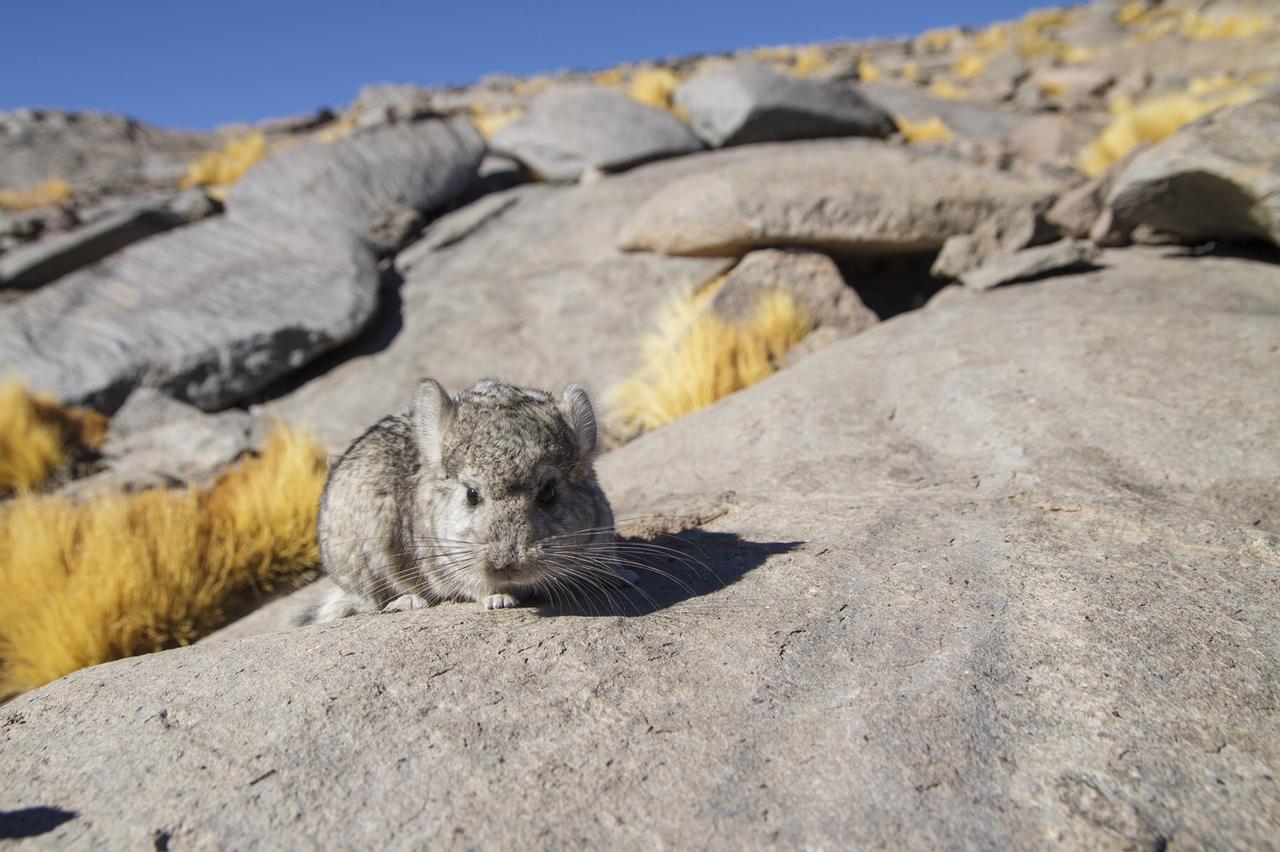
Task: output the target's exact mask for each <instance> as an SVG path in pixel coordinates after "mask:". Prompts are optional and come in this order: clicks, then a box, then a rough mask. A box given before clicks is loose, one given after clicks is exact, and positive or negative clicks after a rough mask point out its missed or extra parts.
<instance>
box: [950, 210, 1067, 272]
mask: <svg viewBox="0 0 1280 852" xmlns="http://www.w3.org/2000/svg"><path fill="white" fill-rule="evenodd" d="M1043 208H1044V205H1043V204H1035V205H1027V206H1025V207H1019V208H1012V209H1010V210H1005V211H1001V212H1000V213H998V214H996V215H994V216H992V217H990V218H989V219H987V220H986V221H984V222H983V223H982V224H980V225H978V227H977V229H976V230H975V231H974V232H973V233H971V234H957V235H956V236H954V237H948V238H947V241H946V242H945V243H943V244H942V250H941V251H940V252H938V257H937V258H936V259H935V260H934V262H933V267H932V268H931V269H930V270H929V273H930V274H931V275H932V276H933V277H934V278H959V277H960V276H961V275H963V274H965V273H966V272H969V271H970V270H973V269H977V268H978V267H980V266H982V265H983V264H986V263H992V262H994V261H998V260H1001V259H1003V258H1006V257H1008V256H1009V255H1011V254H1013V253H1014V252H1016V251H1019V250H1021V249H1024V248H1026V247H1028V246H1035V245H1041V244H1043V243H1046V242H1049V241H1050V240H1052V239H1054V238H1055V237H1056V236H1057V233H1056V232H1055V230H1054V228H1053V227H1052V226H1051V225H1049V224H1048V223H1047V222H1046V221H1045V219H1044V214H1043Z"/></svg>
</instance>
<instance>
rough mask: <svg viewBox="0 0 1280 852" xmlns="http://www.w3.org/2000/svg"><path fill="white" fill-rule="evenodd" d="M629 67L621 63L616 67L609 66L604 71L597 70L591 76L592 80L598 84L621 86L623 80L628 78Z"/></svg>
mask: <svg viewBox="0 0 1280 852" xmlns="http://www.w3.org/2000/svg"><path fill="white" fill-rule="evenodd" d="M626 76H627V69H626V68H625V67H624V66H622V65H619V66H618V67H616V68H608V69H606V70H604V71H597V72H596V73H595V74H593V75H592V76H591V82H593V83H595V84H596V85H597V86H621V85H622V81H623V80H624V79H626Z"/></svg>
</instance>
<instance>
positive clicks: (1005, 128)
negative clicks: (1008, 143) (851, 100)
mask: <svg viewBox="0 0 1280 852" xmlns="http://www.w3.org/2000/svg"><path fill="white" fill-rule="evenodd" d="M860 90H861V92H862V94H863V96H864V97H865V98H866V99H867V100H869V101H870V102H871V103H873V104H875V105H876V106H878V107H880V108H881V109H883V110H884V111H885V112H887V113H889V114H890V115H893V116H895V117H897V116H900V117H902V118H905V119H908V120H909V121H917V122H919V121H928V120H929V119H931V118H939V119H941V120H942V122H943V123H944V124H946V125H947V127H949V128H951V129H952V130H953V131H955V132H956V133H957V134H959V135H961V136H971V137H975V138H1004V137H1007V136H1009V135H1010V134H1012V133H1013V132H1014V131H1015V130H1016V129H1017V128H1018V126H1019V125H1020V124H1021V123H1022V121H1023V119H1022V118H1020V117H1019V116H1017V115H1016V114H1014V113H1012V112H1009V111H1007V110H1003V109H1001V108H1000V107H997V106H993V105H990V104H983V103H969V102H966V101H949V100H944V99H943V98H935V97H933V96H932V95H930V94H929V93H928V92H927V91H925V90H922V89H920V88H917V87H916V86H911V85H906V84H903V83H881V82H875V83H863V84H862V86H861V89H860Z"/></svg>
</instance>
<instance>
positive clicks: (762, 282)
mask: <svg viewBox="0 0 1280 852" xmlns="http://www.w3.org/2000/svg"><path fill="white" fill-rule="evenodd" d="M771 292H785V293H787V294H789V295H790V296H791V297H792V298H793V299H795V301H796V304H797V305H799V307H800V308H801V309H802V310H804V312H805V314H806V315H807V316H808V317H809V319H810V320H811V321H812V322H813V324H814V326H815V327H816V328H831V329H835V330H836V331H838V332H839V333H841V334H856V333H858V332H859V331H862V330H863V329H865V328H868V327H870V326H872V325H875V324H876V323H877V322H879V321H880V320H879V318H878V317H877V316H876V315H875V312H874V311H872V310H871V309H870V308H868V307H867V306H866V305H864V304H863V303H862V300H861V299H860V298H858V293H857V291H855V290H854V289H853V288H852V287H850V286H849V285H848V284H846V283H845V280H844V278H843V277H842V276H841V275H840V270H839V269H838V268H836V264H835V262H834V261H833V260H832V259H831V258H829V257H827V256H826V255H825V254H820V253H818V252H812V251H800V250H795V249H790V250H788V249H761V250H759V251H753V252H750V253H749V254H747V256H746V257H744V258H742V260H740V261H739V262H738V265H737V266H735V267H734V268H733V269H732V270H731V271H730V272H729V275H728V276H727V277H726V278H725V282H724V284H723V285H721V287H720V289H719V290H718V291H716V294H715V296H714V297H713V298H712V299H711V309H712V310H713V311H715V312H716V313H717V314H719V315H720V316H721V317H723V318H725V319H726V320H729V321H730V322H743V321H745V320H747V319H748V318H750V317H751V315H752V314H753V313H754V312H755V309H756V306H757V304H759V300H760V298H761V297H762V296H763V295H765V294H767V293H771Z"/></svg>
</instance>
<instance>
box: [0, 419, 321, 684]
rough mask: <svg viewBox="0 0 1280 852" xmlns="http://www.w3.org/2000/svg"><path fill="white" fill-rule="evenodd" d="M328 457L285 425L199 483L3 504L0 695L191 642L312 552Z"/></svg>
mask: <svg viewBox="0 0 1280 852" xmlns="http://www.w3.org/2000/svg"><path fill="white" fill-rule="evenodd" d="M324 477H325V457H324V453H323V452H322V451H321V450H320V449H319V448H318V447H317V446H316V445H315V444H314V443H312V442H311V441H309V440H307V439H305V438H303V437H300V436H299V435H297V434H295V433H293V432H290V431H288V430H287V429H284V428H279V429H277V431H276V432H275V433H274V434H273V435H272V437H271V439H270V440H269V442H268V444H267V446H266V448H265V450H264V451H263V453H262V455H261V456H260V457H258V458H255V459H250V460H248V461H246V462H244V463H243V464H242V465H240V466H239V467H238V468H236V469H233V470H231V471H229V472H228V473H226V474H224V475H223V476H222V477H221V478H220V479H219V480H218V481H217V482H215V483H214V484H213V485H212V486H210V487H209V488H208V489H207V490H205V491H196V490H191V489H188V490H183V491H160V490H156V491H144V492H141V493H139V494H134V495H111V496H106V497H100V498H96V499H93V500H90V501H88V502H85V503H81V504H76V503H73V502H71V501H68V500H66V499H61V498H50V497H29V496H28V497H19V498H17V499H15V500H12V501H10V502H9V503H7V504H5V505H3V506H0V699H3V698H4V697H8V696H12V695H15V694H17V693H19V692H23V691H25V690H28V689H32V688H34V687H36V686H39V685H40V684H43V683H47V682H49V681H51V680H54V679H55V678H58V677H61V676H62V675H65V674H68V673H70V672H73V671H75V670H76V669H79V668H83V667H84V666H91V665H94V664H97V663H102V662H106V661H108V660H114V659H118V658H120V657H126V656H130V655H133V654H141V653H147V652H150V651H157V650H160V649H162V648H166V647H171V646H173V645H180V644H185V643H188V642H190V641H192V640H193V639H196V638H198V637H199V636H201V635H202V634H204V633H206V632H208V631H209V630H211V629H212V628H214V627H217V626H218V625H219V624H221V623H222V622H223V621H224V620H225V618H226V612H227V609H226V608H227V606H228V604H229V602H231V601H232V600H233V599H234V598H235V596H236V595H238V594H243V593H245V592H247V591H249V590H251V589H255V588H258V587H269V586H270V584H271V583H272V582H273V581H274V580H277V579H278V578H280V577H282V576H284V575H287V574H292V573H295V572H297V571H298V570H300V569H302V568H305V567H306V566H309V565H312V564H314V563H315V562H316V560H317V558H318V554H317V548H316V541H315V516H316V506H317V504H318V502H319V499H320V490H321V488H322V486H323V483H324Z"/></svg>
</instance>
